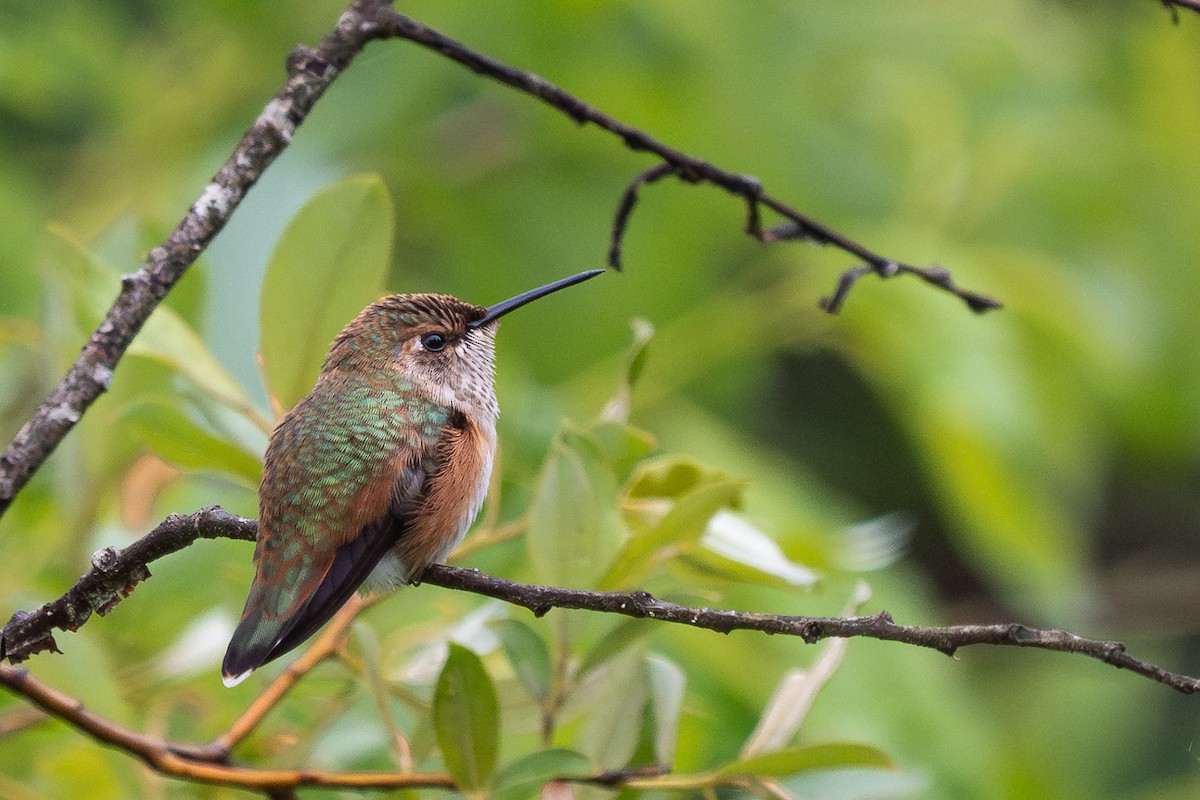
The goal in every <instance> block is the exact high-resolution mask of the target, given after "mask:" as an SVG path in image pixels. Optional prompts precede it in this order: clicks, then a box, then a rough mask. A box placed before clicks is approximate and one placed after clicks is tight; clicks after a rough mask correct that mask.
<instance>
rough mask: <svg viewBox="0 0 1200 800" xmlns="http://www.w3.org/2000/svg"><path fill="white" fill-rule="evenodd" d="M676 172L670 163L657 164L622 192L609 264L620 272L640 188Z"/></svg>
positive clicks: (616, 215)
mask: <svg viewBox="0 0 1200 800" xmlns="http://www.w3.org/2000/svg"><path fill="white" fill-rule="evenodd" d="M674 172H676V169H675V167H674V166H672V165H671V164H669V163H662V164H655V165H654V166H653V167H651V168H650V169H647V170H644V171H642V172H641V173H639V174H638V176H637V177H636V178H634V179H633V180H632V181H630V182H629V186H627V187H625V191H624V192H623V193H622V194H621V202H620V203H618V204H617V213H616V214H614V215H613V225H612V236H611V242H612V243H611V244H610V245H609V248H608V265H609V266H610V267H612V268H613V269H615V270H617V271H618V272H620V271H621V244H622V242H623V241H624V239H625V228H626V226H628V225H629V217H630V215H631V214H633V209H634V208H635V207H636V206H637V201H638V189H640V188H641V187H643V186H646V185H648V184H651V183H654V182H655V181H657V180H661V179H662V178H665V177H666V176H668V175H671V174H673V173H674Z"/></svg>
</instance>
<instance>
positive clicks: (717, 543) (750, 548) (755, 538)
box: [687, 511, 817, 587]
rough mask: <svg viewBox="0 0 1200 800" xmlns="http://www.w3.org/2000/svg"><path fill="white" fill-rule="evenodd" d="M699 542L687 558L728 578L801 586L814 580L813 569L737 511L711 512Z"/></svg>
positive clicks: (815, 580)
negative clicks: (788, 552) (785, 551)
mask: <svg viewBox="0 0 1200 800" xmlns="http://www.w3.org/2000/svg"><path fill="white" fill-rule="evenodd" d="M700 544H701V546H700V547H697V548H695V549H693V550H691V551H690V552H689V554H688V556H687V559H688V560H689V561H693V562H694V563H695V565H696V566H698V567H701V568H704V569H707V570H710V571H712V572H713V573H715V574H719V575H722V576H723V577H726V578H729V579H732V580H738V581H743V582H747V583H756V584H759V585H766V586H781V585H782V586H803V587H811V586H813V585H814V584H815V583H816V582H817V573H816V572H814V571H813V570H811V569H809V568H808V567H806V566H804V565H802V564H797V563H795V562H794V561H792V560H791V559H789V558H788V557H787V555H786V554H785V553H784V552H783V550H782V549H781V548H780V547H779V544H778V543H776V541H775V540H774V539H772V538H771V537H770V536H768V535H767V534H766V533H764V532H763V531H762V530H760V529H759V528H757V527H756V526H755V525H753V524H752V523H750V521H748V520H747V519H745V518H744V517H742V516H740V515H738V514H734V513H731V512H728V511H720V512H718V513H717V514H715V515H714V516H713V518H712V519H711V520H710V521H709V525H708V527H707V529H706V530H705V533H704V538H703V539H702V540H701V542H700Z"/></svg>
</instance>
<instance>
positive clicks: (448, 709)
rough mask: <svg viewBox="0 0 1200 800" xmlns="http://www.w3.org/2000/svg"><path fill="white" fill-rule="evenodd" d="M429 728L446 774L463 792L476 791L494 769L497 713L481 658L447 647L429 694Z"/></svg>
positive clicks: (490, 683) (496, 743)
mask: <svg viewBox="0 0 1200 800" xmlns="http://www.w3.org/2000/svg"><path fill="white" fill-rule="evenodd" d="M433 724H434V728H435V729H436V732H437V741H438V746H439V747H440V748H441V750H442V758H443V759H444V760H445V762H446V769H447V770H449V772H450V774H451V775H453V776H454V780H455V781H457V782H458V785H459V786H460V787H461V788H463V789H468V790H470V789H478V788H479V787H480V786H483V785H484V784H486V783H487V782H488V780H489V779H490V778H491V777H492V772H493V771H495V769H496V754H497V750H498V747H499V736H500V709H499V706H498V704H497V702H496V689H495V687H494V686H492V680H491V678H490V677H488V674H487V670H485V669H484V668H483V662H482V661H481V660H480V658H479V656H477V655H475V653H473V652H471V651H470V650H468V649H467V648H465V647H462V646H461V645H457V644H454V643H451V644H450V654H449V655H448V656H447V657H446V665H445V666H444V667H442V674H441V675H440V676H439V677H438V682H437V688H436V689H435V690H434V694H433Z"/></svg>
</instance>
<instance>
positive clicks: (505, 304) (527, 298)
mask: <svg viewBox="0 0 1200 800" xmlns="http://www.w3.org/2000/svg"><path fill="white" fill-rule="evenodd" d="M602 272H604V270H602V269H589V270H588V271H587V272H581V273H579V274H578V275H572V276H571V277H569V278H562V279H561V280H557V281H555V282H554V283H547V284H546V285H545V286H539V287H538V288H536V289H530V290H529V291H528V292H525V293H524V294H519V295H517V296H516V297H510V298H509V299H507V300H503V301H501V302H499V303H496V304H495V305H494V306H488V307H487V308H485V309H484V310H483V311H484V314H483V316H482V317H480V318H479V319H477V320H473V321H471V322H468V323H467V327H468V328H481V327H483V326H484V325H487V324H488V323H489V322H491V321H492V320H496V319H499V318H500V317H503V316H504V315H505V314H507V313H508V312H510V311H514V310H516V309H518V308H520V307H521V306H523V305H525V304H526V303H532V302H533V301H534V300H537V299H538V298H539V297H545V296H546V295H548V294H552V293H553V292H557V291H558V290H559V289H565V288H567V287H568V286H574V285H575V284H577V283H583V282H584V281H589V280H591V279H592V278H594V277H596V276H597V275H599V274H601V273H602Z"/></svg>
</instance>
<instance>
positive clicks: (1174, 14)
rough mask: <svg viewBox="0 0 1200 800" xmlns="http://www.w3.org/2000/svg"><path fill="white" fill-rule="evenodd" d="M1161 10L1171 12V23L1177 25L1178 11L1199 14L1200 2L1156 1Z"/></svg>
mask: <svg viewBox="0 0 1200 800" xmlns="http://www.w3.org/2000/svg"><path fill="white" fill-rule="evenodd" d="M1158 2H1160V3H1162V6H1163V8H1165V9H1167V10H1168V11H1170V12H1171V21H1172V22H1174V23H1175V24H1176V25H1178V24H1179V9H1181V8H1182V9H1184V10H1185V11H1194V12H1196V13H1197V14H1200V0H1158Z"/></svg>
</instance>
